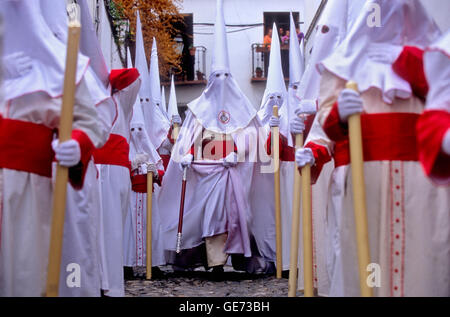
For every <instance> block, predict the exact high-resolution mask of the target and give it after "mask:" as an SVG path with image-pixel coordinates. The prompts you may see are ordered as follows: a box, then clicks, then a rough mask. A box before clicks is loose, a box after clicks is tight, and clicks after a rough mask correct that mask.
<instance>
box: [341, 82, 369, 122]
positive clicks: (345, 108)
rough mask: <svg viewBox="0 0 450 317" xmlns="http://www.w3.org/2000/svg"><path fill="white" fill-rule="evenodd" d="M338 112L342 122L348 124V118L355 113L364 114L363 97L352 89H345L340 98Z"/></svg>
mask: <svg viewBox="0 0 450 317" xmlns="http://www.w3.org/2000/svg"><path fill="white" fill-rule="evenodd" d="M338 112H339V118H340V119H341V121H342V122H347V120H348V117H350V116H351V115H353V114H355V113H361V112H363V101H362V99H361V96H360V95H359V94H358V93H357V92H356V91H354V90H352V89H344V90H342V92H341V93H340V95H339V97H338Z"/></svg>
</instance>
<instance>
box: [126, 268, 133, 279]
mask: <svg viewBox="0 0 450 317" xmlns="http://www.w3.org/2000/svg"><path fill="white" fill-rule="evenodd" d="M123 278H124V279H125V280H132V279H134V272H133V268H132V267H131V266H124V267H123Z"/></svg>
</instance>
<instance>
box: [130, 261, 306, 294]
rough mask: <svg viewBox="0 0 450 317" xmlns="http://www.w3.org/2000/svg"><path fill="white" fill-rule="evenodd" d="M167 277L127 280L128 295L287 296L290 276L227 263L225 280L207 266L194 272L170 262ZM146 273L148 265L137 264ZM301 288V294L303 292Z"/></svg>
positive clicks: (138, 269)
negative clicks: (254, 273)
mask: <svg viewBox="0 0 450 317" xmlns="http://www.w3.org/2000/svg"><path fill="white" fill-rule="evenodd" d="M160 268H161V270H162V271H163V273H164V276H163V277H160V278H155V279H152V280H149V281H147V280H145V279H133V280H126V281H125V296H128V297H142V296H151V297H287V294H288V279H287V278H282V279H276V278H275V277H274V276H273V275H271V276H267V275H265V276H252V275H249V274H246V273H243V272H236V271H233V269H232V268H231V267H225V273H224V277H225V279H224V280H223V281H213V280H211V274H210V272H206V271H205V270H204V269H203V268H199V269H196V270H195V271H192V272H183V273H178V272H173V271H172V268H171V267H170V266H164V267H160ZM135 272H138V273H139V274H144V275H145V269H143V268H137V269H136V268H135ZM302 295H303V294H302V293H301V292H297V296H302Z"/></svg>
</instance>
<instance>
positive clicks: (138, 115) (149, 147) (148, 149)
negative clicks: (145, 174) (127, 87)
mask: <svg viewBox="0 0 450 317" xmlns="http://www.w3.org/2000/svg"><path fill="white" fill-rule="evenodd" d="M145 126H146V125H145V120H144V114H143V112H142V106H141V103H140V102H139V99H136V102H135V103H134V106H133V117H132V118H131V123H130V160H132V159H133V158H135V157H136V155H137V154H147V155H148V157H149V159H148V160H149V163H152V164H156V165H157V166H159V169H162V168H161V166H162V160H161V157H160V156H159V154H158V152H157V151H156V150H155V147H154V146H153V144H152V142H151V141H150V138H149V137H148V133H147V130H146V128H145Z"/></svg>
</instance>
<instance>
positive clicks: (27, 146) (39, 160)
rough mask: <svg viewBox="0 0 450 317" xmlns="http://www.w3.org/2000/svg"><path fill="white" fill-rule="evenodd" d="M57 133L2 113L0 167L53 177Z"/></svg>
mask: <svg viewBox="0 0 450 317" xmlns="http://www.w3.org/2000/svg"><path fill="white" fill-rule="evenodd" d="M54 132H56V130H53V129H50V128H49V127H46V126H45V125H42V124H36V123H32V122H27V121H20V120H12V119H4V118H2V117H1V116H0V153H1V154H0V167H1V168H7V169H13V170H19V171H24V172H28V173H34V174H38V175H41V176H45V177H51V176H52V161H53V157H54V155H55V153H54V152H53V149H52V146H51V143H52V140H53V133H54Z"/></svg>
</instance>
